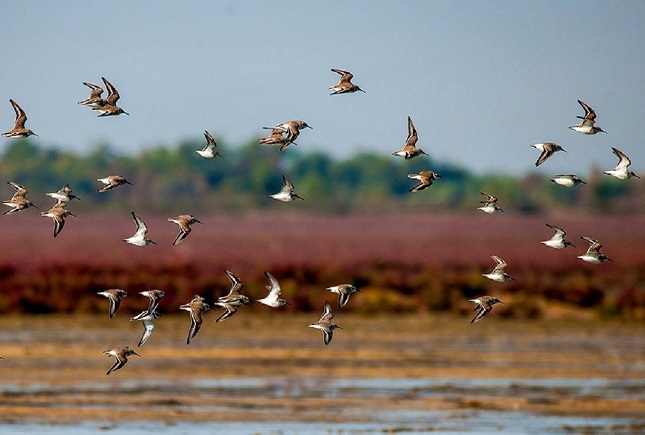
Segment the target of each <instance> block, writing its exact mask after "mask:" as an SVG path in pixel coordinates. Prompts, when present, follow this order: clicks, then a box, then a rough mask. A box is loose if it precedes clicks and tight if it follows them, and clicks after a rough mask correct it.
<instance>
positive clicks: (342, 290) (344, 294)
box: [327, 284, 361, 308]
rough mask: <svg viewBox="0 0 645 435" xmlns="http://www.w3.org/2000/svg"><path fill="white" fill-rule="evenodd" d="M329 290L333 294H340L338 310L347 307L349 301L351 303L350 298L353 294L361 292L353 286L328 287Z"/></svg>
mask: <svg viewBox="0 0 645 435" xmlns="http://www.w3.org/2000/svg"><path fill="white" fill-rule="evenodd" d="M327 290H329V291H330V292H332V293H336V294H338V308H343V307H344V306H345V304H346V303H347V301H349V297H350V296H351V295H352V293H356V292H359V291H361V290H360V289H357V288H356V287H354V286H353V285H351V284H340V285H335V286H333V287H327Z"/></svg>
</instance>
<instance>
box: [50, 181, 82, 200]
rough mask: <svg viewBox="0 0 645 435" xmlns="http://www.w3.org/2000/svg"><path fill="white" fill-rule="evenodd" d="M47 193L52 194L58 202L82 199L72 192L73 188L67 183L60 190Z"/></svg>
mask: <svg viewBox="0 0 645 435" xmlns="http://www.w3.org/2000/svg"><path fill="white" fill-rule="evenodd" d="M45 195H47V196H51V197H52V198H54V199H55V200H56V201H58V202H68V201H71V200H72V199H78V200H79V201H80V199H81V198H79V197H78V196H76V195H74V194H73V193H72V189H71V188H70V187H69V184H66V185H64V186H63V187H61V189H60V190H59V191H58V192H52V193H46V194H45Z"/></svg>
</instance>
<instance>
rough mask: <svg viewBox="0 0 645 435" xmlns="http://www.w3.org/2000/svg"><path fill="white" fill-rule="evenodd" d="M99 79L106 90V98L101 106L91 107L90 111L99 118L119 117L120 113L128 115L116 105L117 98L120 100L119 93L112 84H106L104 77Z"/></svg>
mask: <svg viewBox="0 0 645 435" xmlns="http://www.w3.org/2000/svg"><path fill="white" fill-rule="evenodd" d="M101 79H102V80H103V83H105V87H106V88H107V91H108V97H107V99H106V100H105V103H104V104H103V105H95V106H94V107H92V110H94V111H96V112H99V117H101V116H116V115H121V114H122V113H123V114H126V115H130V114H129V113H128V112H126V111H125V110H123V109H122V108H120V107H119V106H117V105H116V102H117V101H119V98H121V96H120V95H119V91H117V90H116V88H115V87H114V86H113V85H112V83H110V82H108V81H107V79H106V78H105V77H101ZM86 86H87V85H86Z"/></svg>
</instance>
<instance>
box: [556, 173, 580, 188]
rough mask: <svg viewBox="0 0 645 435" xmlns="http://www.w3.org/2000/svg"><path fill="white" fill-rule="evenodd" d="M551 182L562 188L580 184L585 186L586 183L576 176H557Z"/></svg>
mask: <svg viewBox="0 0 645 435" xmlns="http://www.w3.org/2000/svg"><path fill="white" fill-rule="evenodd" d="M551 181H553V182H554V183H555V184H559V185H560V186H564V187H574V186H577V185H578V184H580V183H582V184H587V182H586V181H584V180H583V179H582V178H580V177H578V176H577V175H576V174H558V175H556V176H555V177H553V178H551Z"/></svg>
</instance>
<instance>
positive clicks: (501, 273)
mask: <svg viewBox="0 0 645 435" xmlns="http://www.w3.org/2000/svg"><path fill="white" fill-rule="evenodd" d="M490 258H492V259H493V260H495V262H496V263H497V265H496V266H495V268H494V269H493V270H492V271H491V273H482V275H483V276H485V277H486V278H488V279H492V280H493V281H497V282H504V281H507V280H509V279H512V280H513V281H515V278H513V277H512V276H511V275H509V274H507V273H506V266H508V264H506V262H505V261H504V260H502V259H501V258H499V257H498V256H496V255H491V256H490Z"/></svg>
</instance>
